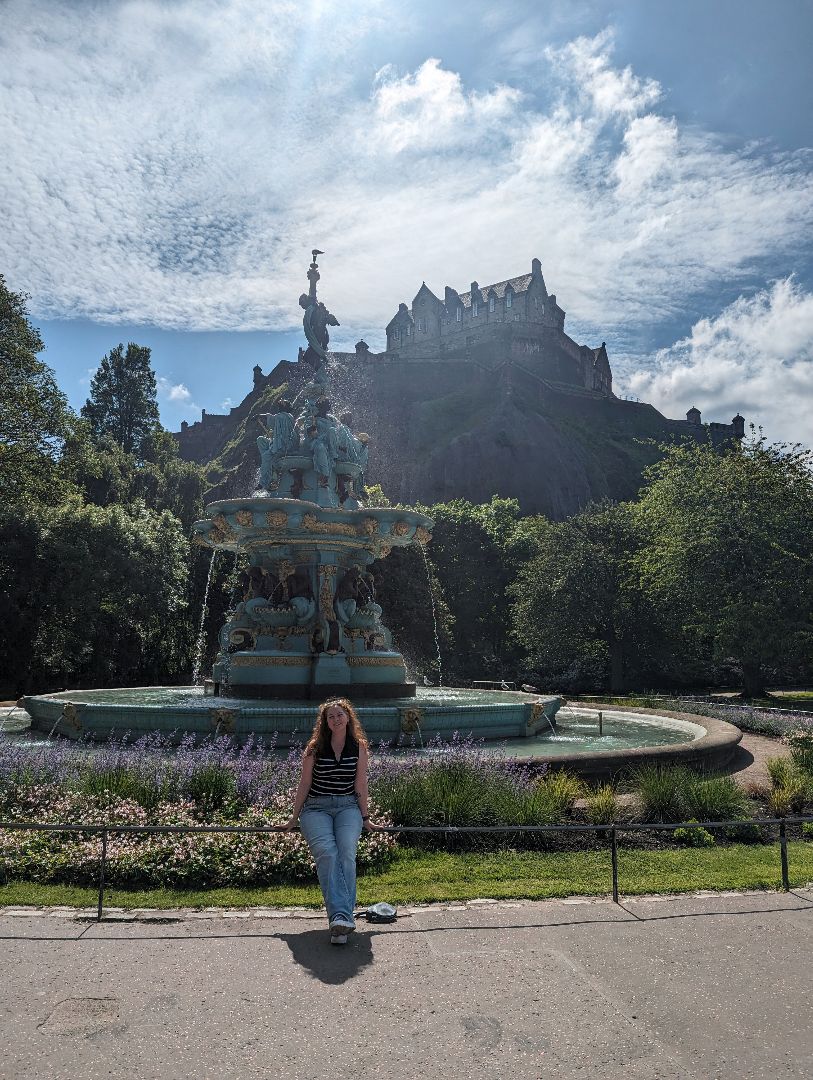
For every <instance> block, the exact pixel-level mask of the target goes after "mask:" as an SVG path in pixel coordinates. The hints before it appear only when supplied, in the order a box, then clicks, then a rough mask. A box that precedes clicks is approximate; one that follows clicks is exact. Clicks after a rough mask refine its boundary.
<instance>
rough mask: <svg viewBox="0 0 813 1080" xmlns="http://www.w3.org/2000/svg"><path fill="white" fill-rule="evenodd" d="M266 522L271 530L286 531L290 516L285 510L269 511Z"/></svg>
mask: <svg viewBox="0 0 813 1080" xmlns="http://www.w3.org/2000/svg"><path fill="white" fill-rule="evenodd" d="M265 520H266V521H267V522H268V527H269V528H270V529H284V528H285V526H286V525H287V524H288V515H287V514H286V512H285V511H284V510H268V511H267V512H266V515H265Z"/></svg>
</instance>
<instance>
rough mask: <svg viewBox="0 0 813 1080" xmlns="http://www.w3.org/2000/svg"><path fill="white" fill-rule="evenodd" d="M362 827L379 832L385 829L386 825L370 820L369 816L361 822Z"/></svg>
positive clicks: (366, 830) (365, 829)
mask: <svg viewBox="0 0 813 1080" xmlns="http://www.w3.org/2000/svg"><path fill="white" fill-rule="evenodd" d="M361 827H362V829H364V831H365V832H379V831H380V830H381V829H385V828H386V825H381V824H380V823H379V822H377V821H370V819H369V818H365V819H364V820H363V821H362V823H361Z"/></svg>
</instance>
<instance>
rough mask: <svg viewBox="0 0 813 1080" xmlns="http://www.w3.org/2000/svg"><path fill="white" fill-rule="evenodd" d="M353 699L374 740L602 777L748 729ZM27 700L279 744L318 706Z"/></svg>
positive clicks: (70, 727)
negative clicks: (469, 746)
mask: <svg viewBox="0 0 813 1080" xmlns="http://www.w3.org/2000/svg"><path fill="white" fill-rule="evenodd" d="M356 705H357V709H358V713H359V716H360V718H361V721H362V723H363V725H364V727H365V730H366V731H367V735H368V737H369V739H370V742H371V744H372V745H373V746H379V745H381V744H384V745H387V746H390V747H401V748H403V749H404V750H405V751H408V752H410V753H418V754H420V753H433V752H436V750H437V747H436V746H433V745H430V744H433V741H434V740H436V739H437V738H440V739H441V740H444V741H448V740H449V739H451V738H452V737H453V735H455V734H458V735H459V736H461V737H463V738H473V739H474V740H477V741H478V742H479V741H480V740H483V742H482V743H481V745H482V747H483V751H484V752H485V753H492V754H495V755H497V756H502V757H504V758H507V759H511V760H513V761H516V762H517V763H522V764H525V765H528V766H532V767H534V768H537V769H540V770H541V769H543V768H549V769H558V768H567V769H569V770H571V771H572V772H575V773H576V774H578V775H580V776H583V777H585V778H589V779H601V780H611V779H613V778H615V777H617V776H619V775H620V774H622V773H624V772H628V771H629V770H630V769H632V768H635V767H637V766H641V765H646V764H649V765H651V764H659V765H677V764H680V765H687V766H690V767H694V768H700V769H703V770H706V771H711V770H720V769H723V768H725V766H726V765H727V764H728V763H729V762H730V760H731V758H732V755H733V754H734V752H735V750H736V747H737V744H738V743H739V741H740V739H741V737H742V734H741V732H740V731H739V729H738V728H736V727H734V726H733V725H732V724H727V723H725V722H724V721H722V720H716V719H713V718H711V717H707V716H703V717H698V716H694V715H690V714H685V713H675V712H668V711H665V710H654V709H631V708H624V707H614V706H610V705H602V706H581V705H580V706H579V707H578V708H570V707H567V706H565V707H564V708H562V699H561V698H559V697H555V696H548V697H539V696H533V695H530V694H524V693H520V692H518V691H496V690H495V691H475V690H463V689H445V688H443V689H439V688H424V687H419V688H418V691H417V696H416V697H414V698H413V697H407V698H401V699H391V700H380V701H376V700H359V701H358V702H356ZM25 706H26V709H27V711H28V713H29V714H30V716H31V718H32V727H33V728H34V729H36V730H38V731H40V732H44V733H45V734H46V735H47V734H59V735H62V736H65V737H67V738H70V739H74V740H79V739H82V740H91V741H105V740H107V739H108V738H110V737H111V736H112V737H118V738H122V737H125V736H127V737H128V738H130V739H136V738H139V737H140V736H143V735H146V734H149V733H152V732H156V731H158V732H160V733H161V734H162V735H163V736H165V737H166V738H168V739H169V740H170V741H174V742H176V743H177V742H180V740H181V739H182V738H183V737H184V736H188V735H193V736H194V737H196V738H198V739H205V738H207V737H210V736H212V735H218V734H224V735H229V736H231V737H233V738H234V739H235V740H236V741H237V742H240V743H244V742H245V741H246V740H248V739H249V738H252V737H253V738H258V739H264V740H268V741H272V740H273V742H274V745H275V746H276V747H278V748H281V749H285V748H290V747H297V746H302V745H303V744H304V742H305V741H306V739H307V737H308V736H309V735H310V732H311V730H312V728H313V723H314V719H315V716H316V706H315V705H314V703H312V702H307V701H301V700H289V701H279V700H273V701H247V700H245V699H237V698H224V697H212V696H208V695H205V693H204V690H203V688H202V687H197V686H174V687H141V688H121V689H113V690H66V691H64V692H62V693H58V694H41V695H33V696H29V697H26V699H25ZM599 708H601V710H602V711H603V713H604V735H603V737H600V736H598V709H599Z"/></svg>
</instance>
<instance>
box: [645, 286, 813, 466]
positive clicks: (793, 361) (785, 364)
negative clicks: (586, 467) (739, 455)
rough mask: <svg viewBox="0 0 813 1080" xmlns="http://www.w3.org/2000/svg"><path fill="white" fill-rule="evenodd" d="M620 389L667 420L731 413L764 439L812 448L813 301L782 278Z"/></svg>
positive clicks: (703, 324)
mask: <svg viewBox="0 0 813 1080" xmlns="http://www.w3.org/2000/svg"><path fill="white" fill-rule="evenodd" d="M624 386H625V389H626V390H627V391H629V392H631V393H633V394H635V395H637V396H638V397H640V398H641V399H642V400H644V401H650V402H652V404H653V405H655V406H656V407H657V408H659V409H661V411H664V412H666V413H667V414H668V415H670V416H673V415H676V413H677V414H680V413H683V412H685V411H686V410H688V409H690V408H691V407H692V406H697V408H699V409H700V411H701V413H702V412H704V411H707V415H706V417H705V419H707V420H729V419H730V418H731V417H732V416H733V415H734V413H735V412H736V411H738V410H739V411H740V412H741V413H742V414H743V415H744V416H745V418H746V420H748V421H749V422H753V423H755V424H757V426H762V427H763V428H764V430H765V433H766V435H767V436H768V437H769V438H772V439H780V440H782V439H786V440H791V441H793V440H797V441H799V442H803V443H805V444H806V445H808V446H813V410H812V409H811V402H813V293H810V292H806V291H805V290H804V289H802V288H801V287H800V286H799V285H798V284H796V283H795V282H794V281H793V280H792V279H790V278H787V279H785V280H782V281H777V282H776V283H775V284H774V285H773V286H772V287H771V288H770V289H765V290H763V291H761V292H759V293H757V294H756V295H755V296H750V297H744V296H741V297H740V298H739V299H738V300H736V301H735V302H734V303H733V304H731V305H730V306H729V307H727V308H725V310H723V311H722V312H721V313H720V314H719V315H718V316H717V317H716V318H713V319H702V320H700V322H698V323H697V324H696V325H695V326H694V327H693V328H692V332H691V335H690V336H689V337H687V338H684V339H682V340H681V341H677V342H675V344H674V345H672V346H670V347H669V348H668V349H662V350H661V351H660V352H658V353H657V355H656V357H655V368H654V369H653V370H651V371H645V372H642V371H639V372H637V373H634V374H631V375H629V376H628V377H627V378H626V379H625V380H624Z"/></svg>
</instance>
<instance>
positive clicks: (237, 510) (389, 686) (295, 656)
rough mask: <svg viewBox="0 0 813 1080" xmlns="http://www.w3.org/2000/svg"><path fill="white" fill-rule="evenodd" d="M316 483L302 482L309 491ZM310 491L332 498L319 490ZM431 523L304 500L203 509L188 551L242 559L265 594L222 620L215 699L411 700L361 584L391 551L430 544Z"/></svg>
mask: <svg viewBox="0 0 813 1080" xmlns="http://www.w3.org/2000/svg"><path fill="white" fill-rule="evenodd" d="M314 477H315V474H314V473H312V472H311V473H310V474H309V475H306V476H305V480H310V482H311V483H312V484H313V483H315V480H314ZM307 490H309V489H307ZM317 491H318V493H320V494H321V493H323V491H324V492H325V493H326V494H325V497H327V495H328V494H330V490H329V489H322V488H319V487H318V485H317ZM432 524H433V522H432V519H431V518H428V517H426V515H425V514H419V513H417V512H415V511H412V510H401V509H396V508H384V509H382V508H371V509H366V508H363V507H361V506H357V508H355V509H345V508H344V507H340V506H325V505H320V504H319V503H318V502H310V501H307V500H305V499H292V498H275V497H258V498H248V499H224V500H221V501H219V502H214V503H210V504H209V505H208V506H207V507H206V518H205V519H203V520H201V521H198V522H196V523H195V525H194V534H195V537H194V538H195V542H196V543H198V544H200V545H202V546H204V547H209V548H212V549H214V550H216V551H231V552H244V553H245V554H246V555H247V556H248V563H249V567H250V570H251V571H252V572H254V573H255V575H260V578H261V580H262V581H263V582H265V583H267V584H265V585H263V586H262V587H263V588H264V589H265V592H266V593H269V592H270V593H271V595H269V596H266V597H265V598H264V597H263V596H262V595H258V596H253V597H250V598H248V599H246V600H244V601H243V602H242V603H240V604H239V605H238V606H237V608H236V610H235V611H234V612H232V613H230V618H229V621H228V622H227V623H226V625H225V626H224V627H223V630H222V631H221V635H220V646H221V651H220V654H219V656H218V658H217V660H216V662H215V665H214V668H213V672H212V677H213V681H214V683H215V689H216V691H220V690H222V691H223V692H224V693H228V695H229V696H231V697H246V698H254V699H256V698H264V697H273V698H282V699H290V698H325V697H326V696H328V695H329V694H334V695H335V694H342V695H347V696H351V697H353V698H364V697H367V698H389V697H392V698H403V697H411V696H413V695H414V693H415V684H414V683H410V682H409V681H408V680H407V674H406V666H405V664H404V659H403V657H402V656H401V654H400V653H399V652H398V651H397V650H396V649H394V648H393V644H392V635H391V634H390V632H389V630H388V629H387V628H386V626H384V624H383V623H382V622H381V615H382V611H381V608H380V606H379V605H378V604H376V603H375V597H374V595H372V593H371V592H370V586H369V578H367V577H365V575H366V571H367V567H368V566H369V565H370V563H371V562H373V561H374V560H376V559H382V558H385V557H386V556H387V555H388V554H389V553H390V551H391V550H392V549H393V548H394V547H405V546H406V545H408V544H412V543H417V544H426V543H428V542H429V540H430V539H431V533H430V532H429V530H430V528H431V527H432Z"/></svg>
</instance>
